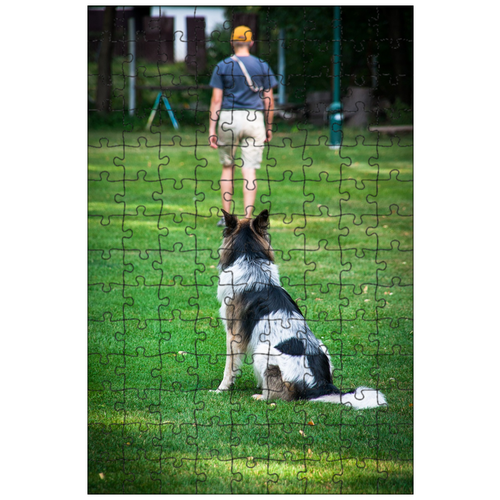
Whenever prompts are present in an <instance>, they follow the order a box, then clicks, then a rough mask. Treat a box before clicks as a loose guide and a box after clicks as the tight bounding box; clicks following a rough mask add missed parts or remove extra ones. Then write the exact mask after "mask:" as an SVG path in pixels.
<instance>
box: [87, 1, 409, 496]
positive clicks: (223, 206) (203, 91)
mask: <svg viewBox="0 0 500 500" xmlns="http://www.w3.org/2000/svg"><path fill="white" fill-rule="evenodd" d="M88 28H89V29H88V43H89V45H88V47H89V50H88V68H89V73H88V75H89V77H88V78H89V79H88V91H89V121H88V123H89V131H88V168H89V170H88V185H89V187H88V219H89V220H88V224H89V226H88V228H89V229H88V244H89V249H88V256H89V260H88V287H89V292H88V331H89V333H88V390H89V395H88V420H89V430H88V459H89V464H88V492H89V493H93V494H96V493H143V494H152V493H170V494H179V493H182V494H198V493H208V494H259V493H275V494H288V493H290V494H326V493H401V494H408V493H412V492H413V326H412V311H413V288H412V278H413V267H412V264H413V254H412V242H413V231H412V208H413V189H412V174H413V153H412V148H413V132H412V131H413V126H412V125H413V112H412V106H413V102H412V101H413V8H412V7H410V6H406V7H401V6H399V7H376V6H373V7H367V6H350V7H335V6H315V7H265V6H257V7H89V8H88ZM332 403H335V404H332Z"/></svg>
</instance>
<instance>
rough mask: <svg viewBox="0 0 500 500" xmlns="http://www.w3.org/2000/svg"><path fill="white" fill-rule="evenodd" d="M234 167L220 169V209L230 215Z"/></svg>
mask: <svg viewBox="0 0 500 500" xmlns="http://www.w3.org/2000/svg"><path fill="white" fill-rule="evenodd" d="M233 179H234V165H231V166H229V167H225V166H223V167H222V175H221V178H220V193H221V197H222V208H223V209H224V210H225V211H226V212H228V213H232V210H231V204H232V202H233V193H234V180H233Z"/></svg>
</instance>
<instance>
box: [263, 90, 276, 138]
mask: <svg viewBox="0 0 500 500" xmlns="http://www.w3.org/2000/svg"><path fill="white" fill-rule="evenodd" d="M264 109H265V112H264V116H265V119H266V140H265V141H264V142H271V139H272V138H273V120H274V94H273V89H270V90H266V91H264Z"/></svg>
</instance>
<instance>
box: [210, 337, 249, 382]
mask: <svg viewBox="0 0 500 500" xmlns="http://www.w3.org/2000/svg"><path fill="white" fill-rule="evenodd" d="M226 353H227V354H226V367H225V369H224V378H223V379H222V382H221V383H220V385H219V387H218V389H217V391H227V390H229V389H230V387H231V386H232V385H233V384H234V379H235V378H236V375H238V373H239V371H240V367H241V365H242V363H243V360H244V358H245V349H244V348H243V345H242V342H241V335H233V332H232V330H230V329H228V332H227V337H226Z"/></svg>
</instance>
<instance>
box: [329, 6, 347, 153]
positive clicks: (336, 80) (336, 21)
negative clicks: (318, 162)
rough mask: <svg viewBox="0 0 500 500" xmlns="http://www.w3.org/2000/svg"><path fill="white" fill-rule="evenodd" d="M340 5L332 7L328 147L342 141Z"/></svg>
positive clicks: (334, 147) (332, 146) (337, 147)
mask: <svg viewBox="0 0 500 500" xmlns="http://www.w3.org/2000/svg"><path fill="white" fill-rule="evenodd" d="M340 36H341V35H340V7H334V8H333V102H332V104H331V105H330V108H329V113H330V148H331V149H339V148H340V145H341V143H342V121H343V118H344V116H343V114H342V102H341V100H340Z"/></svg>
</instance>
